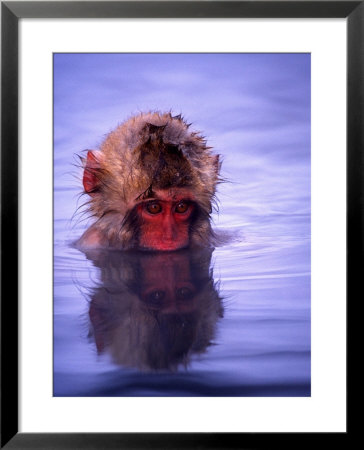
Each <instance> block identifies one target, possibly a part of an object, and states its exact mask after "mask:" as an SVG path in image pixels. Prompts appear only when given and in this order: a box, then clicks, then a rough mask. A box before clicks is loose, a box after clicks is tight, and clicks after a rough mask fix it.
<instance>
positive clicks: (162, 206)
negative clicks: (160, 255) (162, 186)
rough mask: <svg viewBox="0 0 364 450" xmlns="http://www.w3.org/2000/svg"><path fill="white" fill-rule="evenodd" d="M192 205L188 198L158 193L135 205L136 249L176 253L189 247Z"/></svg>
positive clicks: (193, 208)
mask: <svg viewBox="0 0 364 450" xmlns="http://www.w3.org/2000/svg"><path fill="white" fill-rule="evenodd" d="M194 210H195V204H194V202H193V201H192V200H191V199H190V198H188V197H187V198H186V197H184V196H182V195H179V196H175V195H171V194H168V193H159V195H157V196H156V198H153V199H150V200H147V201H144V202H143V203H140V204H139V205H138V215H139V217H140V219H141V227H140V234H139V246H140V247H142V248H145V249H149V250H164V251H168V250H170V251H171V250H178V249H181V248H185V247H187V246H188V245H189V234H190V225H191V221H192V217H193V212H194Z"/></svg>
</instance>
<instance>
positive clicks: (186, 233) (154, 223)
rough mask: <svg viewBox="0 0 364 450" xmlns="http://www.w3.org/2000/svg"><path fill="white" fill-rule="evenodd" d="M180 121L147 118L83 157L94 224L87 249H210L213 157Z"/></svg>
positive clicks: (84, 243)
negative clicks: (208, 247) (207, 247)
mask: <svg viewBox="0 0 364 450" xmlns="http://www.w3.org/2000/svg"><path fill="white" fill-rule="evenodd" d="M210 149H211V147H207V146H206V141H205V140H204V139H203V137H202V136H200V135H199V134H198V133H197V132H192V131H190V129H189V125H188V124H186V123H185V122H184V120H183V119H182V118H181V116H175V117H172V115H171V114H170V113H166V114H160V113H147V114H140V115H139V116H135V117H132V118H131V119H129V120H128V121H126V122H124V123H123V124H122V125H120V126H118V127H117V128H116V129H115V130H114V131H112V132H111V133H110V134H108V135H107V137H106V139H105V140H104V142H103V143H102V144H101V147H100V150H99V151H88V153H87V157H86V158H85V159H83V158H82V162H83V167H84V174H83V186H84V191H85V193H87V194H88V195H89V196H90V200H89V202H88V206H89V211H90V213H91V215H92V216H94V217H95V218H96V222H95V223H94V224H93V225H92V226H91V227H90V228H89V229H88V230H87V231H86V232H85V233H84V235H83V236H82V237H81V239H80V240H79V241H78V246H79V247H81V248H83V249H87V248H100V247H113V248H119V249H132V248H141V249H149V250H177V249H180V248H185V247H206V246H209V244H210V243H211V237H212V230H211V226H210V213H211V210H212V201H213V198H214V194H215V189H216V184H217V182H218V179H219V170H220V163H219V155H214V154H213V153H212V152H211V150H210Z"/></svg>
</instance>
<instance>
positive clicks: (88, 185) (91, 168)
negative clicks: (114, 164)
mask: <svg viewBox="0 0 364 450" xmlns="http://www.w3.org/2000/svg"><path fill="white" fill-rule="evenodd" d="M83 164H84V171H83V180H82V182H83V187H84V189H85V192H87V194H89V195H95V194H96V193H97V191H98V189H99V187H100V162H99V160H98V158H97V152H95V151H91V150H89V151H88V152H87V157H86V159H84V160H83Z"/></svg>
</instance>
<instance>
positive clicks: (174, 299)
mask: <svg viewBox="0 0 364 450" xmlns="http://www.w3.org/2000/svg"><path fill="white" fill-rule="evenodd" d="M167 255H168V258H163V257H164V256H167ZM151 261H152V262H153V264H149V261H144V263H143V264H142V272H143V277H142V283H141V295H140V298H141V300H142V301H143V303H145V304H146V305H147V306H148V309H154V310H158V311H161V312H163V313H165V314H168V313H186V312H190V311H192V310H194V309H195V302H194V301H193V300H194V297H195V295H196V288H195V286H194V285H193V283H192V280H191V273H190V266H189V260H188V258H186V257H185V255H181V254H179V253H175V254H173V256H172V255H171V254H164V255H162V254H161V255H158V256H157V258H154V259H152V260H151ZM156 267H157V270H156Z"/></svg>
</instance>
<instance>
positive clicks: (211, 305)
mask: <svg viewBox="0 0 364 450" xmlns="http://www.w3.org/2000/svg"><path fill="white" fill-rule="evenodd" d="M211 254H212V249H208V248H205V249H202V250H181V251H179V252H157V253H156V252H117V251H110V250H105V249H90V250H88V251H87V252H86V256H87V258H88V259H90V260H91V261H92V262H93V264H94V266H95V267H97V268H99V269H100V279H99V281H98V283H97V286H96V287H95V288H94V289H92V290H91V291H90V292H89V295H90V302H89V319H90V320H89V324H90V334H89V337H90V338H91V339H92V340H93V341H94V343H95V345H96V349H97V352H98V354H108V355H110V356H111V357H112V360H113V361H114V363H115V364H118V365H122V366H126V367H134V368H137V369H139V370H142V371H160V370H177V369H178V367H179V366H180V365H183V366H185V367H187V365H188V364H189V361H190V358H191V357H192V355H194V354H202V353H204V352H205V351H206V349H207V348H208V346H209V345H210V344H211V343H212V341H213V339H214V336H215V330H216V323H217V321H218V319H219V318H220V317H222V315H223V306H222V302H221V298H220V296H219V293H218V290H217V287H216V283H215V282H214V280H213V273H212V269H211V268H210V261H211Z"/></svg>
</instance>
